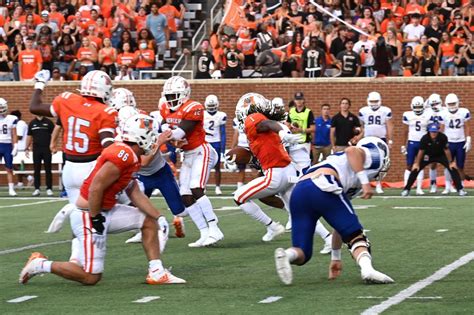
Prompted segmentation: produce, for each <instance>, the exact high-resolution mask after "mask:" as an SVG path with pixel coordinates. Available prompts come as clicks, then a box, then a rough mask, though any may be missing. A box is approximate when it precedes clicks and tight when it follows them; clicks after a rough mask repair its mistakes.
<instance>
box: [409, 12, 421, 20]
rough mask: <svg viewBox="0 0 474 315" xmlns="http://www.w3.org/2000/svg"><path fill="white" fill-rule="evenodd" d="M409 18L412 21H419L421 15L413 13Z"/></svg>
mask: <svg viewBox="0 0 474 315" xmlns="http://www.w3.org/2000/svg"><path fill="white" fill-rule="evenodd" d="M411 17H412V18H414V19H419V18H421V14H420V13H413V14H412V15H411Z"/></svg>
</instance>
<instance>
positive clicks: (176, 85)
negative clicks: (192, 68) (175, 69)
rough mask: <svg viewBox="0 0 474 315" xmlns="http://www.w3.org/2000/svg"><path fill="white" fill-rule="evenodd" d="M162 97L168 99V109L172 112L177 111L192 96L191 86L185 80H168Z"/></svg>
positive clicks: (175, 77)
mask: <svg viewBox="0 0 474 315" xmlns="http://www.w3.org/2000/svg"><path fill="white" fill-rule="evenodd" d="M161 95H162V96H163V97H164V98H165V99H166V102H167V104H168V108H169V109H170V110H172V111H176V110H178V108H179V107H180V106H181V105H183V104H184V103H185V102H186V101H188V100H189V97H190V96H191V86H190V85H189V83H188V81H186V79H185V78H183V77H180V76H173V77H171V78H169V79H168V80H166V82H165V84H164V85H163V92H162V93H161Z"/></svg>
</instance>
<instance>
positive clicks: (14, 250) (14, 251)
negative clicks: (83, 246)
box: [0, 240, 71, 255]
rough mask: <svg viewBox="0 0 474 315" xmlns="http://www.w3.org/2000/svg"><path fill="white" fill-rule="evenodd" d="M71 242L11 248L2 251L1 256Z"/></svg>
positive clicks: (64, 241)
mask: <svg viewBox="0 0 474 315" xmlns="http://www.w3.org/2000/svg"><path fill="white" fill-rule="evenodd" d="M70 242H71V240H63V241H55V242H49V243H39V244H33V245H27V246H23V247H18V248H10V249H5V250H2V251H0V255H6V254H12V253H17V252H21V251H23V250H27V249H33V248H38V247H43V246H49V245H58V244H65V243H70Z"/></svg>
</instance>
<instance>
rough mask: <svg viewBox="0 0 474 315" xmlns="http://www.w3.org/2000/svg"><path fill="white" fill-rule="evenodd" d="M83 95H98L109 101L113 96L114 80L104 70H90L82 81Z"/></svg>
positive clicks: (81, 90) (81, 91)
mask: <svg viewBox="0 0 474 315" xmlns="http://www.w3.org/2000/svg"><path fill="white" fill-rule="evenodd" d="M79 93H81V95H82V96H90V97H97V98H100V99H102V101H103V102H104V103H107V102H108V101H109V99H110V97H111V96H112V80H111V79H110V77H109V75H108V74H107V73H105V72H104V71H100V70H94V71H91V72H88V73H87V74H86V75H85V76H84V77H83V78H82V81H81V89H80V90H79Z"/></svg>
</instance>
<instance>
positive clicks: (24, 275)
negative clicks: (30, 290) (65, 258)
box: [18, 252, 47, 284]
mask: <svg viewBox="0 0 474 315" xmlns="http://www.w3.org/2000/svg"><path fill="white" fill-rule="evenodd" d="M45 261H47V258H46V256H45V255H43V254H41V253H38V252H35V253H32V254H31V255H30V258H28V262H27V263H26V265H25V267H23V269H22V270H21V272H20V278H19V279H18V282H19V283H20V284H26V283H27V282H28V280H30V279H31V278H33V277H34V276H36V275H39V274H42V273H44V271H42V267H43V263H44V262H45Z"/></svg>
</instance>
